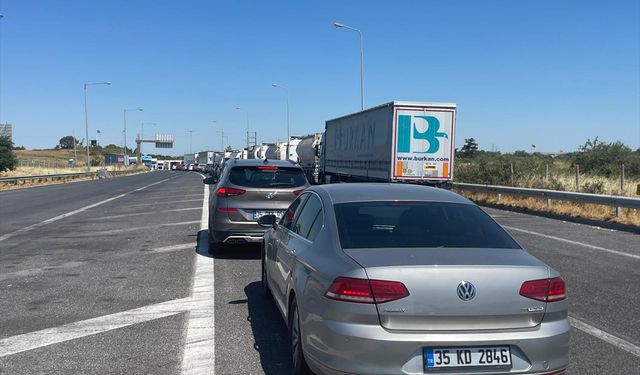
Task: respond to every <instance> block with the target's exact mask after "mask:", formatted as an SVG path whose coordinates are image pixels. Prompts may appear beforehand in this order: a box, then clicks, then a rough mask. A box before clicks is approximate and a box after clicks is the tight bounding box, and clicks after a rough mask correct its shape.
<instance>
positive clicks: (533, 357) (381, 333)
mask: <svg viewBox="0 0 640 375" xmlns="http://www.w3.org/2000/svg"><path fill="white" fill-rule="evenodd" d="M569 330H570V326H569V322H568V320H566V319H565V320H558V321H553V322H544V323H541V324H540V325H539V326H537V327H536V328H535V329H533V330H523V331H510V332H488V333H432V334H430V333H406V332H391V331H388V330H385V329H383V328H382V327H380V326H373V325H362V324H351V323H345V322H338V321H313V322H309V323H307V325H305V326H303V327H302V332H303V335H304V332H305V331H306V332H313V333H314V334H313V335H312V336H311V335H308V336H307V335H305V337H304V340H303V348H304V351H305V358H306V359H307V362H308V363H309V366H310V367H311V369H312V370H314V371H315V372H316V374H318V375H322V374H327V375H346V374H349V375H356V374H371V375H375V374H385V375H391V374H398V375H401V374H402V375H406V374H424V373H425V371H424V367H423V358H422V353H423V352H422V350H423V348H424V347H438V346H452V347H463V346H485V345H486V346H498V345H509V346H510V347H511V357H512V359H511V360H512V365H513V368H512V369H510V370H496V371H495V372H482V373H483V374H540V375H541V374H548V375H550V374H558V375H559V374H563V373H564V371H565V369H566V368H567V367H568V365H569ZM447 374H448V375H454V374H455V375H465V374H478V372H477V371H476V372H447Z"/></svg>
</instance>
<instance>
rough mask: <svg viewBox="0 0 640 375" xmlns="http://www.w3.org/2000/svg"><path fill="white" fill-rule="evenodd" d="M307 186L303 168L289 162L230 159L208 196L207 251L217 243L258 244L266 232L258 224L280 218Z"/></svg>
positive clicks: (211, 249)
mask: <svg viewBox="0 0 640 375" xmlns="http://www.w3.org/2000/svg"><path fill="white" fill-rule="evenodd" d="M207 180H208V181H211V179H207ZM207 180H205V183H206V182H208V181H207ZM309 186H310V185H309V182H308V181H307V178H306V177H305V174H304V171H303V170H302V168H301V167H300V166H299V165H296V164H294V163H292V162H290V161H284V160H267V159H264V160H261V159H249V160H241V159H229V160H228V161H227V163H226V164H225V166H224V169H223V170H222V172H221V174H220V179H219V181H218V183H217V185H216V186H215V191H213V192H212V194H211V199H210V204H209V251H210V252H212V251H214V250H215V248H216V244H220V243H227V244H244V243H251V242H256V243H257V242H261V241H262V235H263V234H264V232H265V228H263V227H261V226H260V225H258V223H257V220H258V219H259V218H260V217H262V216H264V215H275V216H276V217H281V216H282V215H283V214H284V212H285V210H286V209H287V208H288V207H289V205H290V204H291V202H293V200H294V199H295V198H296V197H297V196H298V195H300V193H302V191H303V190H304V189H306V188H307V187H309Z"/></svg>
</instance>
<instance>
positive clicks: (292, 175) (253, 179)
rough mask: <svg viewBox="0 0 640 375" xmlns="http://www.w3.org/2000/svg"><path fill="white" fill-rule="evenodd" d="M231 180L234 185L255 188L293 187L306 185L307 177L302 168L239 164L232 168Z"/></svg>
mask: <svg viewBox="0 0 640 375" xmlns="http://www.w3.org/2000/svg"><path fill="white" fill-rule="evenodd" d="M229 181H230V182H231V183H232V184H234V185H238V186H244V187H253V188H293V187H299V186H304V185H306V184H307V177H306V176H305V175H304V172H303V171H302V169H300V168H290V167H277V166H274V165H260V166H237V167H233V168H231V171H230V172H229Z"/></svg>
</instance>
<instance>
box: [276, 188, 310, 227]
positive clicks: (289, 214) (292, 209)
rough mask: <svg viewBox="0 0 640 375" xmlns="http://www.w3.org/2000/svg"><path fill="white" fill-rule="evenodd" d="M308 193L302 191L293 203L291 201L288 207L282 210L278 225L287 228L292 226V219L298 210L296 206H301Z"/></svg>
mask: <svg viewBox="0 0 640 375" xmlns="http://www.w3.org/2000/svg"><path fill="white" fill-rule="evenodd" d="M309 195H310V194H309V193H304V194H302V195H301V196H299V197H298V199H296V200H295V201H293V203H291V205H290V206H289V208H287V210H286V211H285V212H284V215H282V219H280V225H282V226H283V227H285V228H287V229H291V228H292V226H293V220H294V219H295V217H296V211H299V209H298V208H300V207H302V206H303V204H304V202H305V201H306V200H307V198H309Z"/></svg>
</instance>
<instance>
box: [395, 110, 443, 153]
mask: <svg viewBox="0 0 640 375" xmlns="http://www.w3.org/2000/svg"><path fill="white" fill-rule="evenodd" d="M413 117H414V118H419V119H423V120H425V121H426V122H427V128H426V130H425V131H424V132H420V131H418V127H417V126H416V125H415V124H412V123H411V115H399V116H398V152H411V138H412V136H413V139H423V140H425V141H427V143H429V148H428V149H427V150H414V152H420V153H427V154H432V153H435V152H438V150H439V149H440V141H439V140H438V137H443V138H449V137H448V136H447V133H443V132H439V131H438V130H440V121H438V119H437V118H435V117H433V116H413Z"/></svg>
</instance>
